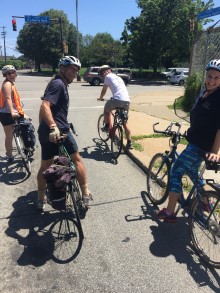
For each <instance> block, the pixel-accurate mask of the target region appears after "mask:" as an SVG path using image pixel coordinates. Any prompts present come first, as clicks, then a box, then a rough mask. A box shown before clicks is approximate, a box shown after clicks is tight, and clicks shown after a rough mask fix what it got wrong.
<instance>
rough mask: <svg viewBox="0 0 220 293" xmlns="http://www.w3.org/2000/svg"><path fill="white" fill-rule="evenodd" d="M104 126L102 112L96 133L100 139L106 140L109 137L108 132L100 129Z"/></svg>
mask: <svg viewBox="0 0 220 293" xmlns="http://www.w3.org/2000/svg"><path fill="white" fill-rule="evenodd" d="M104 126H105V120H104V114H101V115H100V116H99V119H98V124H97V127H98V134H99V137H100V138H101V140H102V141H107V140H108V139H109V132H105V131H102V128H103V127H104Z"/></svg>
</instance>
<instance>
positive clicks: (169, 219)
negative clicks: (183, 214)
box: [157, 208, 177, 223]
mask: <svg viewBox="0 0 220 293" xmlns="http://www.w3.org/2000/svg"><path fill="white" fill-rule="evenodd" d="M157 217H158V219H160V220H164V222H166V223H176V222H177V219H176V215H175V214H174V213H172V214H171V215H170V214H168V212H167V209H165V208H164V209H162V210H160V211H159V212H158V213H157Z"/></svg>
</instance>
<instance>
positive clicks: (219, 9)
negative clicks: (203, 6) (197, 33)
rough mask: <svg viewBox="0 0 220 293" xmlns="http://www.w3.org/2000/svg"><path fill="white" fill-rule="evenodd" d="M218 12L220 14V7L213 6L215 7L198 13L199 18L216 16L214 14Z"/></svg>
mask: <svg viewBox="0 0 220 293" xmlns="http://www.w3.org/2000/svg"><path fill="white" fill-rule="evenodd" d="M217 14H220V7H216V8H213V9H209V10H205V11H202V12H200V13H198V14H197V18H198V19H203V18H207V17H210V16H214V15H217Z"/></svg>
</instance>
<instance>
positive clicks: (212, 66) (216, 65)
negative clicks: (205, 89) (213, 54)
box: [206, 59, 220, 71]
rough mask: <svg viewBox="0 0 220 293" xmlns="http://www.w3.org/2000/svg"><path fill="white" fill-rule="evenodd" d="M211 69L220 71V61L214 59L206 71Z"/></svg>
mask: <svg viewBox="0 0 220 293" xmlns="http://www.w3.org/2000/svg"><path fill="white" fill-rule="evenodd" d="M210 69H215V70H218V71H220V59H214V60H211V61H210V62H209V63H208V64H207V65H206V71H207V70H210Z"/></svg>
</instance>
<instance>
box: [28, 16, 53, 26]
mask: <svg viewBox="0 0 220 293" xmlns="http://www.w3.org/2000/svg"><path fill="white" fill-rule="evenodd" d="M24 18H25V22H35V23H43V24H49V23H50V17H49V16H34V15H25V16H24Z"/></svg>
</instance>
